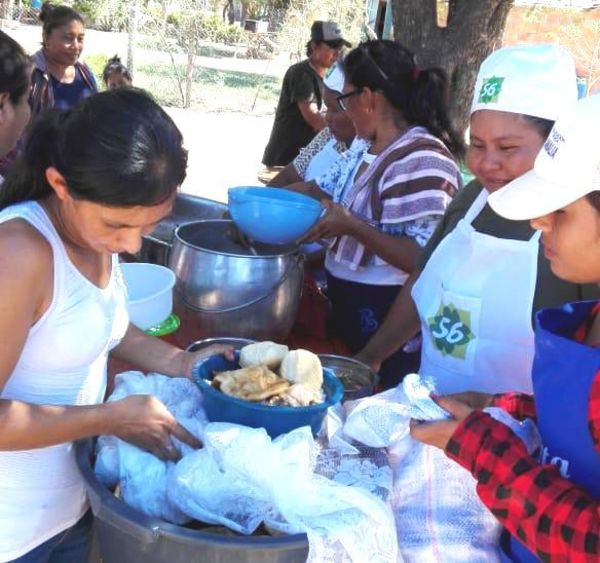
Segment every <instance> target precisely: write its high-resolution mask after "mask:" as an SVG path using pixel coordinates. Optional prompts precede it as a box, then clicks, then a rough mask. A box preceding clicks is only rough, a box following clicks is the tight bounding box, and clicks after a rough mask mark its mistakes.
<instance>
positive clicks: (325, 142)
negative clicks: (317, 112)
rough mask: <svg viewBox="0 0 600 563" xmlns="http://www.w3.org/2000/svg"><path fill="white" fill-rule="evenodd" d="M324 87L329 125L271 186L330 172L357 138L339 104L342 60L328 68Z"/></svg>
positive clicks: (278, 185) (311, 178)
mask: <svg viewBox="0 0 600 563" xmlns="http://www.w3.org/2000/svg"><path fill="white" fill-rule="evenodd" d="M323 86H324V88H323V102H324V104H325V107H326V108H327V111H326V112H325V122H326V123H327V126H326V127H325V128H324V129H322V130H321V131H320V132H319V133H318V134H317V136H316V137H315V138H314V139H313V140H312V141H311V142H310V143H309V144H308V145H307V146H306V147H304V148H303V149H300V154H299V155H298V156H297V157H296V158H294V160H293V161H292V162H290V163H289V164H288V165H287V166H286V167H285V168H284V169H283V170H282V171H281V172H279V174H277V176H275V177H274V178H273V179H272V180H271V181H270V182H269V183H268V185H269V186H275V187H278V188H281V187H288V189H290V188H289V186H290V184H295V183H297V182H310V181H311V180H314V179H315V178H316V177H317V176H319V175H321V174H323V173H324V172H325V171H327V170H328V169H329V168H330V167H331V166H332V165H333V163H334V162H335V161H336V160H337V159H338V158H339V157H340V155H341V154H343V153H344V152H345V151H346V150H347V149H348V147H349V146H350V145H351V144H352V142H353V141H354V138H355V134H356V130H355V129H354V124H353V123H352V120H351V119H350V118H349V117H348V115H347V114H346V112H344V111H343V110H342V109H341V108H340V107H338V104H337V100H336V98H337V97H338V96H339V95H340V94H342V93H343V89H344V74H343V72H342V71H341V70H340V68H339V66H338V63H336V64H334V65H333V66H332V67H331V68H330V69H329V70H328V71H327V74H326V75H325V78H324V79H323ZM363 142H364V141H363Z"/></svg>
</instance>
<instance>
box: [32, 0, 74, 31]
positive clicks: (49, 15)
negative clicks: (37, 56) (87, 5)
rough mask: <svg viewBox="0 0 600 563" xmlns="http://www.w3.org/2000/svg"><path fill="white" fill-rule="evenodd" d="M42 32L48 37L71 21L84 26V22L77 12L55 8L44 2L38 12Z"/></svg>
mask: <svg viewBox="0 0 600 563" xmlns="http://www.w3.org/2000/svg"><path fill="white" fill-rule="evenodd" d="M39 17H40V20H41V21H42V24H43V25H42V31H43V33H44V35H50V34H51V33H52V31H53V30H54V29H56V28H57V27H62V26H63V25H66V24H68V23H71V22H72V21H73V20H76V21H78V22H81V24H82V25H85V21H84V20H83V17H82V16H81V14H80V13H79V12H77V11H76V10H74V9H73V8H70V7H69V6H55V5H54V4H52V2H44V3H43V4H42V9H41V10H40V16H39Z"/></svg>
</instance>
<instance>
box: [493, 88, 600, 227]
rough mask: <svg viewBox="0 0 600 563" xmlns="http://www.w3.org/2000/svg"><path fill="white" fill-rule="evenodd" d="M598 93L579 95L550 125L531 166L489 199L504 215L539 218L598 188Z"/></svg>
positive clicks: (507, 216) (599, 114)
mask: <svg viewBox="0 0 600 563" xmlns="http://www.w3.org/2000/svg"><path fill="white" fill-rule="evenodd" d="M598 131H600V95H595V96H590V97H589V98H582V99H581V100H579V101H578V102H577V103H576V104H574V105H573V106H572V108H571V110H570V111H568V112H567V113H565V115H563V116H562V117H560V118H559V120H558V121H557V122H556V124H555V125H554V127H553V129H552V131H551V132H550V135H549V136H548V139H547V140H546V143H545V144H544V146H543V147H542V150H541V151H540V152H539V154H538V156H537V158H536V159H535V164H534V166H533V170H530V171H529V172H526V173H525V174H523V175H522V176H519V177H518V178H516V179H515V180H513V181H512V182H509V183H508V184H507V185H506V186H504V187H503V188H502V189H500V190H498V191H496V192H494V193H492V194H491V195H490V197H489V199H488V201H489V204H490V205H491V206H492V208H493V209H494V211H496V213H498V214H499V215H502V216H503V217H506V218H507V219H514V220H522V219H533V218H535V217H541V216H542V215H546V214H547V213H552V212H553V211H556V210H557V209H561V208H562V207H565V206H567V205H569V204H570V203H573V202H574V201H576V200H578V199H579V198H581V197H584V196H586V195H587V194H589V193H591V192H594V191H596V190H600V146H599V145H598V143H597V138H598Z"/></svg>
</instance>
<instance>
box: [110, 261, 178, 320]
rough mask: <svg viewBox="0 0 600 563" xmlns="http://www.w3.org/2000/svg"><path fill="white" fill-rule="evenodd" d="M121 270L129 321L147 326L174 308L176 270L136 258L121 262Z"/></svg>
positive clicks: (166, 315)
mask: <svg viewBox="0 0 600 563" xmlns="http://www.w3.org/2000/svg"><path fill="white" fill-rule="evenodd" d="M121 271H122V272H123V279H124V281H125V285H126V286H127V309H128V311H129V319H130V321H131V322H132V323H133V324H134V325H135V326H137V327H138V328H139V329H141V330H148V329H149V328H151V327H153V326H156V325H158V324H160V323H162V322H163V321H164V320H165V319H167V317H168V316H169V315H170V314H171V311H172V310H173V286H174V285H175V274H174V273H173V272H172V271H171V270H169V268H166V267H165V266H159V265H157V264H146V263H136V262H131V263H124V264H121Z"/></svg>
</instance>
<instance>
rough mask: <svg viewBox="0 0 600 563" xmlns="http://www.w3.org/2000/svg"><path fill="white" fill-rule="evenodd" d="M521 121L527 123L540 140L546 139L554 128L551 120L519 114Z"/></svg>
mask: <svg viewBox="0 0 600 563" xmlns="http://www.w3.org/2000/svg"><path fill="white" fill-rule="evenodd" d="M519 115H520V116H521V118H522V119H524V120H525V121H527V122H528V123H529V125H531V126H532V127H533V128H534V129H535V130H536V131H537V133H538V134H539V135H540V137H541V138H542V139H546V138H547V137H548V135H550V131H552V127H554V121H552V120H551V119H544V118H543V117H535V116H533V115H526V114H524V113H521V114H519Z"/></svg>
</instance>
